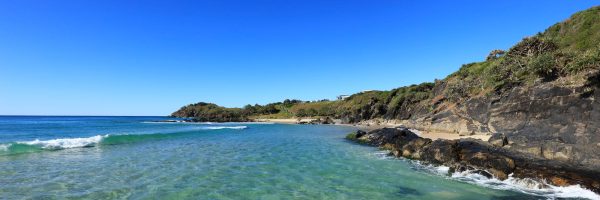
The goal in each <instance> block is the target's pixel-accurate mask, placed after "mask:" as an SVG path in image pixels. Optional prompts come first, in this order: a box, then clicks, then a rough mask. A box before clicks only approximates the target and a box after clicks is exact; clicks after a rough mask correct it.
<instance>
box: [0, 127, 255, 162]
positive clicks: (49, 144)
mask: <svg viewBox="0 0 600 200" xmlns="http://www.w3.org/2000/svg"><path fill="white" fill-rule="evenodd" d="M246 128H247V127H246V126H211V127H200V129H202V130H220V129H235V130H240V129H246ZM190 133H194V132H193V131H192V132H190V131H187V132H176V133H154V134H121V135H96V136H92V137H85V138H60V139H51V140H38V139H36V140H32V141H21V142H11V143H5V144H0V155H14V154H22V153H33V152H40V151H55V150H61V149H72V148H86V147H95V146H102V145H117V144H127V143H135V142H140V141H148V140H160V139H165V138H172V137H178V136H181V135H187V134H190Z"/></svg>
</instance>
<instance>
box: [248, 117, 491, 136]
mask: <svg viewBox="0 0 600 200" xmlns="http://www.w3.org/2000/svg"><path fill="white" fill-rule="evenodd" d="M313 120H317V118H299V119H298V118H279V119H254V121H255V122H269V123H275V124H300V123H310V122H311V121H313ZM329 125H336V126H351V127H356V128H358V129H361V130H367V131H371V130H376V129H382V128H395V127H399V126H405V125H404V124H400V123H385V124H380V125H372V124H364V123H354V124H344V123H333V124H329ZM409 128H410V129H411V130H412V131H413V132H416V133H417V135H419V136H421V137H423V138H428V139H432V140H436V139H446V140H455V139H465V138H473V139H480V140H483V141H488V139H490V137H491V135H482V134H475V135H460V134H458V133H448V132H442V131H427V130H419V129H414V128H413V127H409Z"/></svg>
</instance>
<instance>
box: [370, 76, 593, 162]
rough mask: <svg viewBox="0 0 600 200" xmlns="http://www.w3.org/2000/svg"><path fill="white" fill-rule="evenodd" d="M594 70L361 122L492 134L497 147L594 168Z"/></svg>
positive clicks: (438, 85) (439, 85) (417, 107)
mask: <svg viewBox="0 0 600 200" xmlns="http://www.w3.org/2000/svg"><path fill="white" fill-rule="evenodd" d="M594 73H596V74H600V72H590V74H589V75H586V76H587V77H589V78H588V79H589V80H575V79H568V80H557V81H554V82H547V83H540V84H537V85H535V86H532V87H515V88H512V89H511V90H509V91H506V92H503V93H501V94H496V95H488V96H477V97H472V98H468V99H467V100H465V101H464V102H460V103H457V104H452V105H444V104H434V106H433V108H434V109H430V111H423V109H420V108H421V106H422V105H419V104H415V105H413V106H414V107H413V108H408V107H406V108H403V109H404V110H403V111H402V113H405V112H409V111H413V112H412V113H410V114H411V115H410V116H406V117H405V118H402V117H400V118H397V117H398V116H389V118H386V116H385V115H384V116H383V117H382V118H379V119H368V118H367V119H362V121H363V122H361V123H365V124H377V125H378V124H382V125H385V124H386V123H387V122H390V124H393V123H401V124H405V125H407V126H409V127H411V128H414V129H418V130H424V131H430V132H447V133H456V134H459V135H474V134H485V135H493V136H492V138H494V141H493V142H492V143H493V144H494V145H495V146H498V147H503V148H506V149H510V150H514V151H519V152H521V153H526V154H530V155H532V156H533V157H536V158H540V159H550V160H558V161H568V162H573V163H576V164H579V165H584V166H586V167H588V168H590V169H594V168H600V102H598V99H600V92H598V91H597V90H600V89H599V88H598V84H597V83H596V82H598V80H600V76H599V75H594ZM596 79H598V80H596ZM594 80H596V82H594ZM570 82H571V83H570ZM594 83H596V84H594ZM436 87H442V88H433V92H434V95H441V94H442V91H443V90H444V89H443V87H445V86H444V84H436ZM438 93H439V94H438ZM373 109H375V108H373ZM405 114H406V113H405ZM358 116H360V114H359V115H358ZM496 136H497V137H498V138H496Z"/></svg>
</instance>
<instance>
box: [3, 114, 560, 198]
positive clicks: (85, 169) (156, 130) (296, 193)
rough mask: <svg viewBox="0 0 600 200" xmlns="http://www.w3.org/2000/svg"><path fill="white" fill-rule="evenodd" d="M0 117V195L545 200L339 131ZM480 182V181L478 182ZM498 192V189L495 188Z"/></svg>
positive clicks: (126, 119)
mask: <svg viewBox="0 0 600 200" xmlns="http://www.w3.org/2000/svg"><path fill="white" fill-rule="evenodd" d="M161 119H165V118H160V117H7V116H5V117H0V198H2V199H22V198H26V199H29V198H33V199H65V198H69V199H292V198H293V199H546V198H549V197H550V198H552V197H557V195H561V194H556V193H555V191H553V192H548V191H537V192H536V191H533V192H532V191H529V192H528V191H521V190H519V189H518V188H517V189H515V188H512V187H507V185H502V183H498V182H493V181H489V180H488V182H489V186H486V185H482V184H481V182H482V181H481V180H478V178H477V177H469V176H456V175H455V176H454V177H453V176H448V175H446V174H445V173H444V169H443V168H434V167H428V166H423V165H420V164H417V163H414V162H411V161H407V160H400V159H393V158H390V157H387V156H385V152H382V151H380V150H378V149H377V148H374V147H368V146H363V145H357V144H354V143H351V142H348V141H346V140H345V139H344V136H345V134H346V133H348V132H350V131H353V130H355V128H353V127H346V126H326V125H323V126H316V125H281V124H251V123H246V124H234V123H225V124H200V123H198V124H191V123H153V122H152V121H156V120H161ZM484 182H485V180H484ZM494 188H496V189H494Z"/></svg>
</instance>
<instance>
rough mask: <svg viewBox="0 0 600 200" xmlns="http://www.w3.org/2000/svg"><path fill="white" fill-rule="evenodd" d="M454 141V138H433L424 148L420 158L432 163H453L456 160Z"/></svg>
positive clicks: (456, 152)
mask: <svg viewBox="0 0 600 200" xmlns="http://www.w3.org/2000/svg"><path fill="white" fill-rule="evenodd" d="M456 143H457V142H456V140H444V139H438V140H435V141H433V142H432V143H431V144H430V145H429V146H428V147H427V148H425V150H424V154H423V156H422V159H423V160H424V161H427V162H429V163H434V164H446V163H455V162H457V161H458V151H457V150H456Z"/></svg>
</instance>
